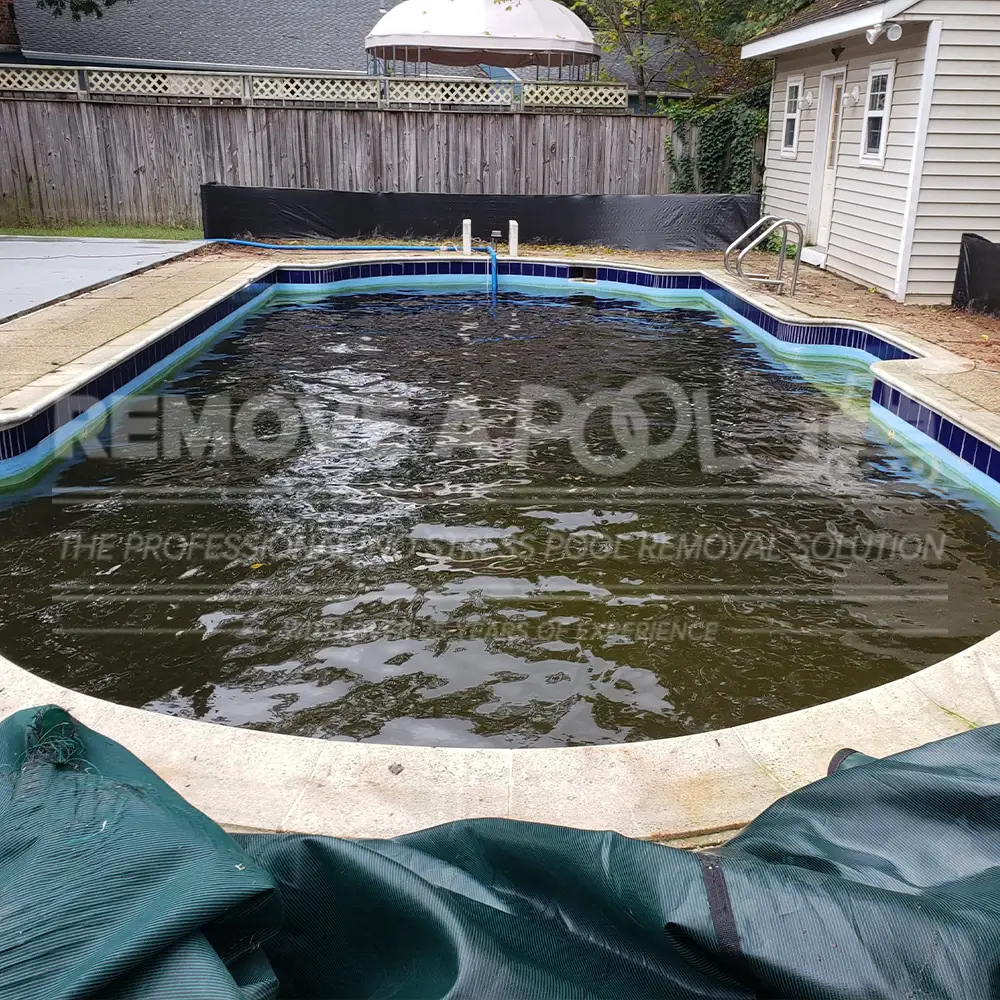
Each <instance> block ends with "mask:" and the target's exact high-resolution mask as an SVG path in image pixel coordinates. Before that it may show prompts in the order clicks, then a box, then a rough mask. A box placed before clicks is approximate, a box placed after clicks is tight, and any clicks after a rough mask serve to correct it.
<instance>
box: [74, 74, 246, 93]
mask: <svg viewBox="0 0 1000 1000" xmlns="http://www.w3.org/2000/svg"><path fill="white" fill-rule="evenodd" d="M87 79H88V81H89V84H90V90H91V92H92V93H94V94H131V95H134V96H136V97H236V98H240V97H242V96H243V77H242V76H236V75H230V74H221V73H157V72H146V71H144V70H132V69H122V70H117V69H92V70H88V71H87Z"/></svg>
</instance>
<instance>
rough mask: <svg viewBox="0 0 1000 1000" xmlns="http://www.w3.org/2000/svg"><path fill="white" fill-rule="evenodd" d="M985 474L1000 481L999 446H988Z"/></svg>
mask: <svg viewBox="0 0 1000 1000" xmlns="http://www.w3.org/2000/svg"><path fill="white" fill-rule="evenodd" d="M986 475H988V476H989V477H990V479H995V480H996V481H997V482H998V483H1000V448H990V464H989V468H988V469H987V470H986Z"/></svg>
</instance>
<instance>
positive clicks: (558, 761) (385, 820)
mask: <svg viewBox="0 0 1000 1000" xmlns="http://www.w3.org/2000/svg"><path fill="white" fill-rule="evenodd" d="M371 256H372V254H371V253H370V252H369V253H367V254H366V253H365V250H364V247H359V248H358V253H357V254H353V253H351V254H336V255H333V254H328V253H327V254H314V253H310V254H299V253H296V254H291V253H287V254H281V255H280V257H278V256H276V255H267V256H263V255H261V256H254V255H247V256H244V255H233V256H231V257H228V256H222V257H220V258H213V257H209V258H208V259H205V260H202V259H200V258H192V259H189V260H182V261H178V262H174V263H170V264H166V265H163V266H162V267H159V268H155V269H154V270H151V271H148V272H146V273H144V274H141V275H136V276H134V277H131V278H127V279H125V280H123V281H120V282H116V283H114V284H112V285H108V286H106V287H104V288H102V289H99V290H97V291H95V292H90V293H86V294H84V295H81V296H79V297H77V298H74V299H70V300H68V301H65V302H62V303H58V304H56V305H53V306H49V307H46V308H44V309H40V310H38V311H37V312H34V313H32V314H30V315H28V316H25V317H22V318H21V319H17V320H14V321H12V322H10V323H4V324H0V350H2V352H3V357H4V368H3V372H2V373H0V380H2V381H0V392H3V391H4V390H6V392H5V393H4V395H3V396H2V398H0V416H4V417H7V416H10V415H13V414H16V413H18V412H21V411H23V410H24V409H26V408H31V407H35V406H37V405H38V404H39V403H40V402H41V401H44V400H45V399H46V398H48V397H49V396H51V395H52V393H53V392H56V391H65V389H66V387H67V386H68V385H71V384H72V383H73V382H74V381H76V380H79V379H83V378H85V377H87V376H88V375H89V374H91V373H92V372H93V371H94V370H95V367H96V366H100V365H105V364H107V363H108V362H109V360H110V359H113V358H115V357H117V356H119V355H120V354H121V352H124V351H135V350H136V347H137V345H141V344H142V343H144V342H145V341H146V340H148V339H149V338H154V337H157V336H161V335H162V333H163V331H164V330H165V329H169V328H172V327H173V326H174V325H176V324H177V323H179V322H183V321H184V320H185V319H187V318H189V317H190V316H191V315H193V314H196V313H198V312H200V311H202V310H204V309H205V308H206V307H207V306H208V305H211V304H213V303H214V302H216V301H218V300H220V299H221V298H223V297H225V296H226V295H228V294H229V293H230V292H232V291H233V290H235V289H238V288H240V287H242V286H243V285H245V284H246V283H247V282H249V281H251V280H253V279H254V278H255V277H258V276H260V275H261V274H263V273H265V272H266V271H269V270H270V269H271V268H273V267H274V266H275V264H276V262H277V261H278V260H280V262H281V263H282V264H284V265H286V266H289V267H294V266H297V265H299V266H301V265H307V266H315V265H316V264H318V263H320V262H322V263H329V262H333V261H337V262H340V263H343V262H345V261H348V260H363V259H371ZM602 263H607V258H602ZM633 263H634V264H638V263H639V261H636V260H633ZM697 270H700V271H703V272H704V273H706V274H709V275H710V276H711V277H712V278H713V279H714V280H716V281H718V282H719V283H720V284H724V285H729V286H730V287H733V288H736V289H738V290H739V292H740V294H741V295H743V296H744V297H745V298H753V300H754V301H755V302H757V303H758V304H759V305H761V306H763V307H766V308H767V309H768V310H769V311H770V312H772V313H773V314H776V315H780V316H782V317H786V318H789V319H792V320H795V319H800V320H805V319H809V320H812V319H814V317H812V316H806V315H803V314H802V313H801V312H799V311H798V310H797V309H796V308H795V302H794V300H789V299H775V298H772V297H768V296H763V295H759V294H757V293H756V292H754V293H750V294H748V293H747V290H746V289H745V288H742V287H740V286H738V285H736V284H734V283H732V282H731V281H729V280H728V279H727V278H726V277H725V276H724V273H723V272H722V269H721V267H719V268H718V269H717V270H715V269H711V268H708V267H698V268H697ZM869 325H871V324H869ZM872 328H873V329H876V330H878V329H880V328H878V327H874V326H873V327H872ZM885 332H886V333H888V334H891V335H892V337H893V338H894V339H895V340H897V341H898V342H901V343H904V344H908V345H910V346H912V347H913V348H914V349H915V350H916V351H917V352H918V353H920V354H922V355H923V357H920V358H918V359H916V360H910V361H883V362H878V364H877V366H876V367H877V370H878V373H879V377H880V378H883V379H886V380H887V381H892V382H894V383H895V382H898V383H899V384H901V385H903V386H904V387H905V388H906V389H907V391H912V392H913V393H915V394H917V395H921V394H923V395H925V396H926V395H929V396H931V397H932V398H933V399H934V403H935V406H938V407H939V409H940V410H941V411H942V412H946V413H951V414H953V415H954V416H955V418H956V419H961V421H962V423H964V424H966V425H968V426H970V427H971V428H972V429H974V430H976V431H977V433H980V434H982V435H983V436H984V437H986V438H989V439H990V440H992V441H994V442H996V443H1000V416H998V414H997V412H996V409H994V408H992V407H989V406H986V405H983V403H985V402H987V400H986V399H985V397H984V395H983V387H982V385H981V382H982V378H981V376H977V370H976V367H975V365H974V364H973V363H972V362H970V361H967V360H966V359H964V358H961V357H959V356H957V355H955V354H953V353H951V352H949V351H947V350H945V349H944V348H941V347H937V346H935V345H933V344H930V343H927V342H926V341H920V340H918V339H917V338H914V337H912V336H909V335H907V334H905V333H903V332H901V331H898V330H889V329H886V331H885ZM987 388H989V387H987ZM998 690H1000V635H995V636H992V637H990V638H987V639H986V640H984V641H983V642H980V643H979V644H977V645H976V646H973V647H970V648H969V649H967V650H965V651H963V652H962V653H959V654H957V655H955V656H953V657H950V658H949V659H947V660H943V661H941V662H939V663H937V664H935V665H933V666H931V667H928V668H927V669H925V670H923V671H921V672H919V673H916V674H914V675H912V676H910V677H906V678H903V679H901V680H899V681H895V682H893V683H890V684H887V685H884V686H882V687H878V688H875V689H872V690H870V691H864V692H861V693H859V694H856V695H852V696H850V697H848V698H845V699H841V700H839V701H835V702H828V703H826V704H822V705H818V706H816V707H814V708H810V709H805V710H803V711H800V712H795V713H791V714H788V715H783V716H778V717H775V718H771V719H765V720H762V721H759V722H754V723H749V724H746V725H743V726H739V727H735V728H732V729H726V730H719V731H715V732H710V733H702V734H695V735H691V736H681V737H676V738H673V739H665V740H655V741H649V742H644V743H633V744H623V745H601V746H593V747H579V748H567V749H545V750H492V749H446V748H429V747H394V746H388V745H374V744H356V743H342V742H331V741H322V740H312V739H305V738H300V737H292V736H280V735H274V734H269V733H263V732H258V731H254V730H248V729H239V728H230V727H225V726H216V725H211V724H207V723H202V722H196V721H190V720H184V719H177V718H173V717H169V716H165V715H157V714H154V713H150V712H146V711H143V710H141V709H134V708H127V707H123V706H119V705H115V704H112V703H110V702H105V701H101V700H100V699H97V698H92V697H89V696H87V695H83V694H79V693H77V692H74V691H70V690H67V689H65V688H60V687H58V686H57V685H54V684H51V683H49V682H47V681H44V680H42V679H40V678H38V677H35V676H34V675H32V674H30V673H28V672H27V671H25V670H23V669H21V668H19V667H18V666H16V665H15V664H13V663H11V662H10V661H7V660H4V659H2V658H0V714H2V715H6V714H8V713H10V712H12V711H15V710H17V709H20V708H25V707H28V706H32V705H40V704H46V703H53V702H54V703H58V704H61V705H63V706H64V707H66V708H67V709H69V710H70V711H71V712H73V713H74V714H75V715H76V716H77V717H78V718H80V719H81V721H83V722H85V723H86V724H88V725H90V726H93V727H94V728H97V729H98V730H100V731H102V732H104V733H106V734H107V735H108V736H110V737H112V738H114V739H116V740H118V741H120V742H121V743H123V744H124V745H125V746H126V747H128V748H129V749H130V750H132V751H133V752H134V753H136V754H137V755H138V756H139V757H140V758H142V759H143V760H144V761H145V762H146V763H147V764H149V765H150V766H151V767H153V769H154V770H156V771H157V772H158V773H159V774H160V775H161V776H162V777H164V778H165V779H166V780H167V781H168V782H170V783H171V784H172V785H173V786H174V787H175V788H176V789H177V791H178V792H180V793H181V794H182V795H184V796H185V797H186V798H187V799H188V800H189V801H191V802H192V803H193V804H194V805H196V806H197V807H198V808H200V809H202V810H203V811H205V812H206V813H208V814H209V815H210V816H211V817H212V818H213V819H215V820H216V821H218V822H220V823H221V824H222V825H224V826H226V827H227V828H229V829H233V830H286V831H294V832H300V833H324V834H333V835H339V836H347V837H363V836H394V835H397V834H400V833H404V832H408V831H412V830H416V829H420V828H422V827H427V826H431V825H434V824H437V823H441V822H446V821H449V820H455V819H462V818H467V817H473V816H508V817H511V818H516V819H527V820H534V821H538V822H546V823H559V824H562V825H568V826H578V827H585V828H592V829H614V830H617V831H619V832H621V833H624V834H628V835H630V836H635V837H644V838H653V839H657V840H660V841H663V842H667V843H673V844H678V845H685V846H687V845H699V844H707V843H715V842H718V841H720V840H723V839H726V838H727V837H728V836H730V835H731V834H732V833H733V832H734V831H735V830H738V829H739V828H740V827H742V826H744V825H745V824H746V823H747V822H749V820H751V819H752V818H753V817H754V816H756V815H757V814H758V813H760V812H761V811H762V810H763V809H764V808H766V807H767V806H768V805H770V804H771V803H772V802H774V801H775V800H776V799H778V798H780V797H781V796H782V795H784V794H785V793H787V792H788V791H791V790H793V789H794V788H797V787H800V786H801V785H803V784H807V783H808V782H811V781H814V780H816V779H817V778H819V777H821V776H822V775H823V774H824V773H825V770H826V766H827V764H828V763H829V760H830V758H831V757H832V756H833V755H834V753H835V752H836V751H837V750H839V749H841V748H843V747H846V746H850V747H852V748H854V749H857V750H861V751H863V752H865V753H868V754H871V755H873V756H885V755H887V754H891V753H895V752H898V751H901V750H904V749H908V748H910V747H913V746H916V745H918V744H921V743H925V742H928V741H930V740H934V739H940V738H944V737H946V736H950V735H953V734H955V733H958V732H962V731H964V730H966V729H968V728H970V727H973V726H980V725H985V724H989V723H994V722H997V721H1000V698H998Z"/></svg>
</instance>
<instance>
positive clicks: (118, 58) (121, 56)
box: [15, 0, 382, 73]
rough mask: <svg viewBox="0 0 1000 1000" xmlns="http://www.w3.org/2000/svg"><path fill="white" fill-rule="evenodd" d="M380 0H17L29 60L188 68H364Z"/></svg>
mask: <svg viewBox="0 0 1000 1000" xmlns="http://www.w3.org/2000/svg"><path fill="white" fill-rule="evenodd" d="M381 5H382V4H380V2H379V0H169V2H163V0H136V2H135V3H118V4H115V5H114V6H112V7H109V8H108V10H107V12H106V13H105V14H104V16H103V17H101V18H93V17H90V18H85V19H84V20H82V21H74V20H72V18H70V17H69V16H68V15H65V14H64V15H62V16H61V17H54V16H53V15H52V12H51V11H50V10H48V9H42V8H39V7H38V6H37V5H36V3H35V0H15V8H16V14H17V28H18V34H19V35H20V38H21V48H22V51H23V52H24V54H25V55H26V56H28V57H29V58H31V59H35V60H41V59H58V60H63V59H65V60H72V61H74V62H101V63H109V62H112V63H118V64H122V65H138V64H152V65H165V66H177V67H186V68H214V67H231V68H234V69H244V70H247V69H257V70H264V69H318V70H333V71H337V72H348V73H364V71H365V46H364V39H365V35H366V34H368V32H369V31H370V30H371V29H372V26H373V25H374V24H375V22H376V21H378V19H379V17H380V14H379V7H380V6H381Z"/></svg>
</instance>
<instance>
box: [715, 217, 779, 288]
mask: <svg viewBox="0 0 1000 1000" xmlns="http://www.w3.org/2000/svg"><path fill="white" fill-rule="evenodd" d="M777 218H778V217H777V216H776V215H763V216H761V217H760V218H759V219H758V220H757V221H756V222H755V223H754V224H753V225H752V226H751V227H750V228H749V229H748V230H747V231H746V232H745V233H743V234H741V235H740V236H737V237H736V239H735V240H733V242H732V243H730V244H729V246H728V247H727V248H726V252H725V254H724V256H723V258H722V263H723V264H725V267H726V270H727V271H728V272H729V273H730V274H736V268H734V267H733V264H732V261H731V260H730V258H731V257H732V255H733V254H734V253H735V252H736V250H737V249H738V248H739V246H740V244H741V243H742V242H743V241H744V240H745V239H746V238H747V237H748V236H752V235H753V234H754V233H755V232H756V231H757V230H758V229H760V227H761V226H763V225H766V224H767V223H768V222H775V221H777Z"/></svg>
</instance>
